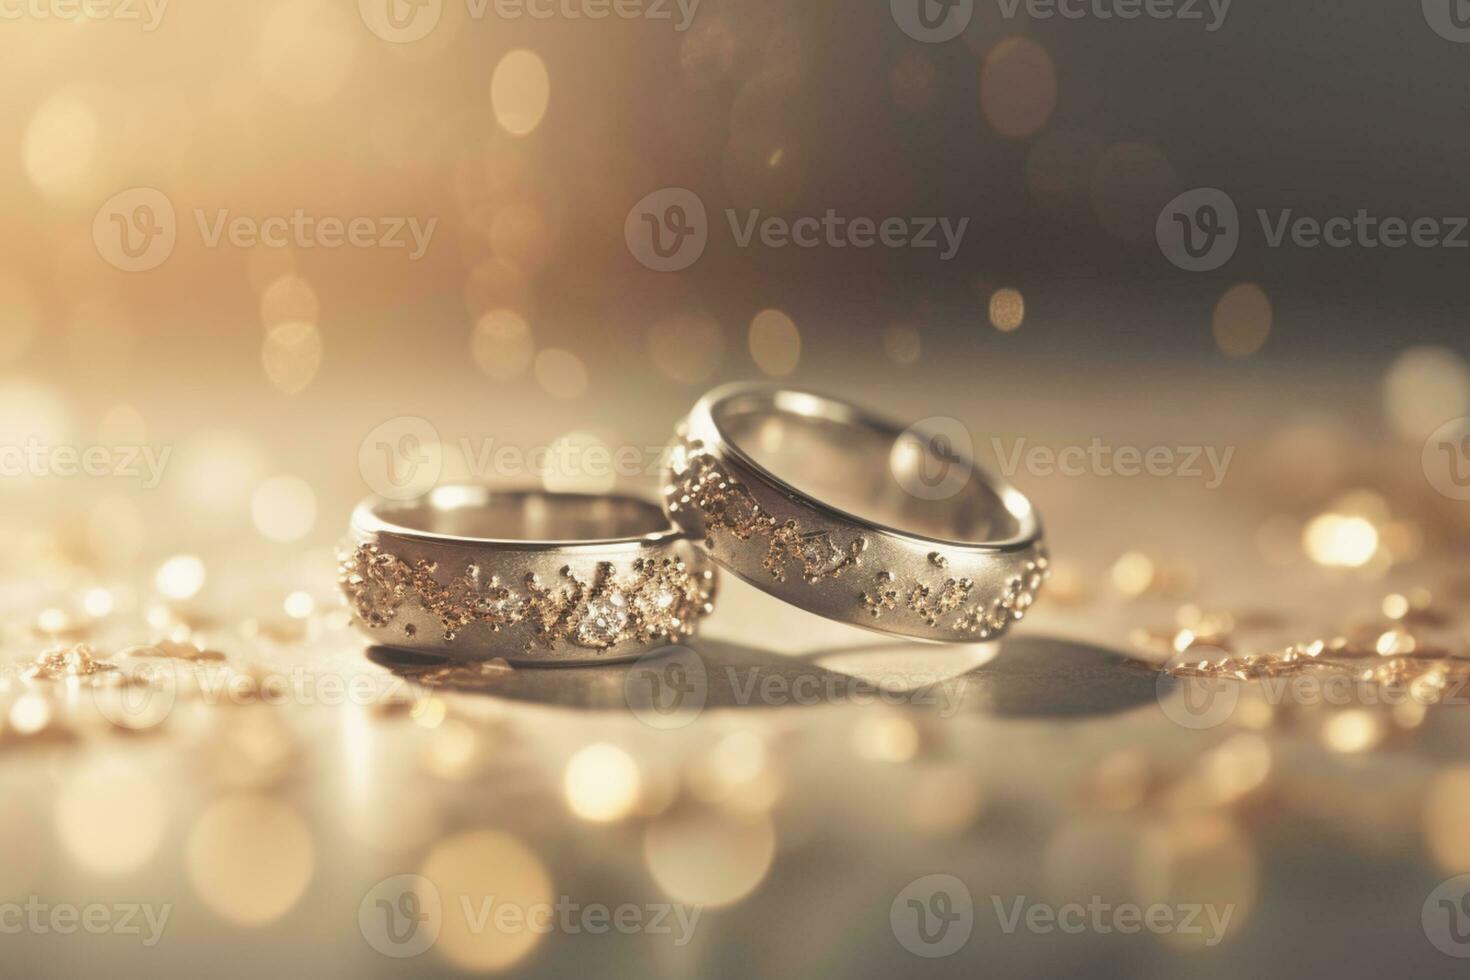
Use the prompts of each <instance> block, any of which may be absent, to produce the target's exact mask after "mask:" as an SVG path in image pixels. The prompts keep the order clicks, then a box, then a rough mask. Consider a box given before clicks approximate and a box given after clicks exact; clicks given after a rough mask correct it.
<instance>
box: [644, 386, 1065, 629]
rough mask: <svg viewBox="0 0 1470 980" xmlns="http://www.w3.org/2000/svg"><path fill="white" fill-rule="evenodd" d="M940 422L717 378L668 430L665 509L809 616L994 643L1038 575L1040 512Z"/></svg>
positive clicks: (1036, 586)
mask: <svg viewBox="0 0 1470 980" xmlns="http://www.w3.org/2000/svg"><path fill="white" fill-rule="evenodd" d="M942 428H943V427H942V426H940V427H938V429H936V427H934V426H932V425H930V426H923V425H917V426H912V427H907V428H906V427H904V426H901V425H897V424H895V423H893V422H890V421H888V420H885V419H882V418H878V417H876V416H873V415H870V414H868V413H867V412H865V411H863V410H862V409H859V408H857V407H855V406H853V405H850V404H847V403H845V402H842V401H839V400H837V399H834V398H827V397H822V396H819V395H813V394H807V393H805V392H800V391H790V390H782V389H775V388H768V387H760V386H748V385H736V386H731V387H726V388H720V389H718V390H716V391H713V392H711V393H710V394H708V395H706V396H705V397H704V398H702V399H700V401H699V402H698V403H697V404H696V405H695V406H694V409H693V410H692V411H691V412H690V413H689V416H688V418H687V419H686V420H685V421H684V422H683V423H682V424H681V425H680V427H679V430H678V432H677V433H676V435H675V439H674V442H673V444H672V445H671V447H670V451H669V465H668V472H667V474H666V477H667V478H666V481H665V487H664V491H663V496H664V510H665V512H666V513H667V514H668V516H669V518H670V519H671V520H672V521H673V522H674V523H675V524H676V525H678V526H679V527H680V528H681V529H682V530H684V531H685V532H687V533H688V534H689V535H690V536H692V537H696V538H699V539H702V541H703V543H704V547H705V549H706V551H707V552H708V553H709V555H710V557H712V558H713V559H714V560H715V561H716V562H717V563H719V564H720V565H721V566H723V567H724V568H725V569H727V570H728V571H730V572H733V573H734V574H735V575H737V576H739V577H740V578H742V579H744V580H745V581H747V582H749V583H751V584H752V585H754V586H756V587H757V588H759V589H762V590H764V591H765V592H768V593H770V594H771V595H774V596H776V597H777V598H779V599H782V600H784V601H786V602H789V603H791V604H792V605H795V606H798V607H800V608H802V609H805V610H807V611H809V612H813V613H816V614H818V615H821V616H825V617H827V618H829V619H834V620H838V621H840V622H844V623H850V624H853V625H857V626H863V627H867V628H869V629H873V630H878V631H880V632H883V633H889V634H895V635H898V636H904V637H909V638H915V639H924V640H939V641H949V642H978V641H984V640H990V639H992V638H995V637H997V636H999V635H1000V634H1001V633H1003V632H1004V631H1005V630H1006V628H1007V627H1008V626H1010V624H1011V623H1013V622H1015V621H1016V620H1018V619H1021V618H1022V616H1024V615H1025V613H1026V610H1027V609H1028V608H1030V606H1031V604H1032V603H1033V602H1034V601H1035V599H1036V595H1037V593H1038V591H1039V590H1040V588H1041V586H1042V583H1043V582H1044V581H1045V579H1046V577H1047V573H1048V561H1047V556H1046V551H1045V548H1044V546H1043V544H1042V531H1041V524H1040V521H1039V520H1038V518H1037V516H1036V513H1035V511H1034V510H1033V509H1032V507H1031V504H1030V502H1029V501H1027V499H1026V498H1025V497H1024V496H1022V495H1021V494H1020V492H1018V491H1017V490H1015V489H1014V488H1012V487H1011V486H1009V485H1008V484H1006V483H1005V482H1004V481H1002V480H1000V479H998V478H996V477H993V476H991V475H989V474H986V473H985V472H983V471H982V470H981V469H980V467H979V466H977V465H976V464H975V462H974V460H973V459H972V458H970V457H969V455H967V454H965V453H963V452H960V451H959V450H958V449H957V448H956V446H955V445H954V443H955V442H956V441H958V440H952V439H947V438H945V433H944V432H943V431H941V430H942ZM965 441H968V440H965Z"/></svg>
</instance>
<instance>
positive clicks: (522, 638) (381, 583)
mask: <svg viewBox="0 0 1470 980" xmlns="http://www.w3.org/2000/svg"><path fill="white" fill-rule="evenodd" d="M339 572H340V575H339V582H340V585H341V589H342V592H343V595H344V596H345V597H346V598H347V602H348V605H349V606H350V607H351V609H352V611H353V613H354V617H355V619H356V621H357V624H358V625H359V627H360V628H362V629H363V630H364V631H365V632H366V633H367V635H368V636H370V637H371V638H372V639H373V640H374V641H375V642H376V643H378V644H380V645H383V646H391V647H398V648H402V649H408V650H414V651H419V652H424V653H431V654H435V655H439V656H450V657H455V658H459V659H466V660H488V659H495V658H503V659H505V660H507V661H509V662H511V663H534V664H568V665H569V664H578V663H607V662H611V661H616V660H626V659H632V658H636V657H640V656H643V655H644V654H647V653H650V652H652V651H654V650H657V649H659V648H661V647H665V646H669V645H671V644H675V643H678V642H680V641H682V640H684V639H686V638H688V637H689V636H690V635H692V634H693V633H694V631H695V629H696V627H697V625H698V623H699V621H700V620H701V619H702V618H703V617H704V616H706V615H708V614H709V613H710V612H711V611H712V610H713V600H714V593H715V585H716V579H715V571H714V569H713V567H712V566H711V564H710V562H709V560H708V559H707V558H705V557H704V556H703V555H702V554H701V553H700V552H699V550H698V549H697V548H695V547H694V546H693V544H692V543H691V542H690V541H689V540H688V539H687V538H686V537H685V536H684V535H683V534H682V533H681V532H679V531H678V530H676V529H675V528H673V527H671V526H670V524H669V521H668V520H667V519H666V518H665V517H664V515H663V514H662V513H661V512H660V510H659V508H658V506H657V505H656V504H654V503H651V502H649V501H646V500H640V499H638V498H635V497H628V496H618V495H591V494H577V493H549V492H542V491H509V492H502V491H492V490H489V489H487V488H484V487H454V486H449V487H440V488H438V489H436V490H434V491H433V492H432V493H430V494H428V495H427V496H425V497H422V498H419V499H416V500H411V501H407V502H402V503H400V502H393V501H386V500H378V499H374V500H369V501H366V502H365V503H363V504H362V505H360V506H359V507H358V508H357V510H356V511H355V512H354V513H353V516H352V526H351V531H350V536H349V539H348V541H347V542H346V544H345V545H344V547H343V551H342V554H341V556H340V568H339Z"/></svg>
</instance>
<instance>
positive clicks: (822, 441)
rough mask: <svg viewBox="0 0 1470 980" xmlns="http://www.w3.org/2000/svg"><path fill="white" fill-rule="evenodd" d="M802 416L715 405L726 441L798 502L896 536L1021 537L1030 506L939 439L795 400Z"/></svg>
mask: <svg viewBox="0 0 1470 980" xmlns="http://www.w3.org/2000/svg"><path fill="white" fill-rule="evenodd" d="M801 402H802V406H801V407H802V409H803V411H800V412H794V411H790V410H785V408H784V407H783V406H781V405H779V404H773V403H772V402H771V400H770V399H768V398H751V399H741V398H734V399H730V400H728V401H726V402H723V403H721V404H719V405H717V406H716V407H715V412H714V415H715V424H716V426H718V427H719V429H720V431H721V432H722V433H723V434H724V437H725V439H726V440H727V441H728V442H730V443H731V444H732V445H734V446H736V447H737V448H739V449H740V450H741V451H742V452H744V453H745V455H746V456H748V457H749V458H750V459H751V460H753V461H754V462H755V463H757V464H758V465H760V466H761V467H763V468H765V469H766V470H767V471H768V472H770V473H771V474H772V475H774V476H776V477H777V478H778V479H780V480H782V481H783V482H785V483H787V484H789V485H790V486H792V487H793V488H795V489H796V490H798V491H799V492H801V493H802V494H804V495H806V496H808V497H810V498H812V499H814V500H817V501H820V502H821V503H823V504H825V505H827V506H828V507H834V508H836V509H838V510H841V511H845V512H846V513H848V514H852V515H853V516H856V517H859V518H862V519H863V520H866V521H869V522H871V523H874V524H879V525H882V526H884V527H888V528H892V529H893V530H896V531H901V532H905V533H908V534H915V535H919V536H922V537H926V538H933V539H937V540H940V541H955V542H963V543H967V544H988V543H993V542H997V541H1003V540H1008V539H1011V538H1014V537H1016V536H1018V535H1020V534H1022V533H1023V530H1026V529H1027V528H1026V524H1025V523H1023V522H1024V521H1025V520H1026V518H1027V517H1028V515H1029V507H1030V505H1029V504H1027V503H1026V502H1025V499H1024V498H1022V497H1020V496H1019V494H1015V493H1014V492H1012V493H1010V494H1008V495H1007V496H1006V497H1005V498H1002V496H1001V495H1000V493H998V492H997V491H996V490H995V489H994V488H993V487H992V486H991V485H990V483H989V481H988V479H987V477H986V476H985V474H984V473H982V472H980V471H979V470H978V469H976V468H975V466H974V464H973V463H972V462H970V460H969V458H968V457H967V456H966V455H964V451H963V449H962V448H959V449H957V448H956V447H955V446H954V444H953V443H954V440H953V439H946V438H945V436H944V434H943V433H938V432H936V433H932V434H931V433H926V434H923V435H916V434H915V432H914V430H910V431H909V432H907V433H905V432H901V431H896V430H894V429H892V428H891V427H887V426H882V427H880V426H878V425H876V424H869V423H865V422H863V421H860V420H858V419H856V418H854V417H850V416H849V413H848V411H847V410H846V409H845V408H844V407H843V406H841V405H839V404H836V403H832V402H828V401H826V400H824V399H816V398H807V397H804V396H803V397H802V398H801Z"/></svg>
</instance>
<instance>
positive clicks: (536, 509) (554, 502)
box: [378, 487, 669, 544]
mask: <svg viewBox="0 0 1470 980" xmlns="http://www.w3.org/2000/svg"><path fill="white" fill-rule="evenodd" d="M378 516H379V517H381V518H382V519H383V520H384V521H386V522H387V523H389V524H392V525H395V526H397V527H400V528H403V529H405V530H408V531H414V532H420V533H425V534H441V535H448V536H451V537H460V538H479V539H487V540H493V541H526V542H538V543H541V542H567V543H577V544H582V543H588V542H598V541H618V540H625V539H628V538H641V537H645V536H647V535H650V534H659V533H661V532H664V531H667V530H668V529H669V522H668V519H667V518H666V517H664V515H663V512H662V511H661V510H660V509H659V507H658V506H657V505H656V504H653V503H648V502H645V501H642V500H635V499H633V498H631V497H597V496H584V495H580V494H557V493H494V492H491V491H487V490H483V489H481V488H476V487H443V488H440V489H439V490H436V491H434V493H432V494H430V495H429V496H428V497H427V498H424V499H423V500H417V501H409V502H407V503H402V504H389V505H384V506H383V507H382V508H380V509H379V511H378Z"/></svg>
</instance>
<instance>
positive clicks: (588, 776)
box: [562, 742, 640, 823]
mask: <svg viewBox="0 0 1470 980" xmlns="http://www.w3.org/2000/svg"><path fill="white" fill-rule="evenodd" d="M639 783H640V779H639V775H638V764H637V763H635V762H634V761H633V757H632V756H630V755H628V753H626V752H624V751H623V750H622V749H620V748H618V747H617V746H615V745H608V744H607V743H605V742H599V743H598V744H596V745H589V746H587V747H586V748H583V749H580V750H578V752H577V754H576V755H574V756H572V759H571V761H570V762H568V763H567V770H566V775H565V777H564V778H563V779H562V789H563V792H565V793H566V797H567V805H568V806H570V807H571V808H572V812H573V813H575V814H576V815H577V816H579V817H581V818H582V819H583V820H591V821H593V822H595V823H610V822H612V821H615V820H621V819H623V818H624V817H626V816H628V815H629V814H630V813H632V812H633V808H634V807H635V806H636V805H637V803H638V791H639Z"/></svg>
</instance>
